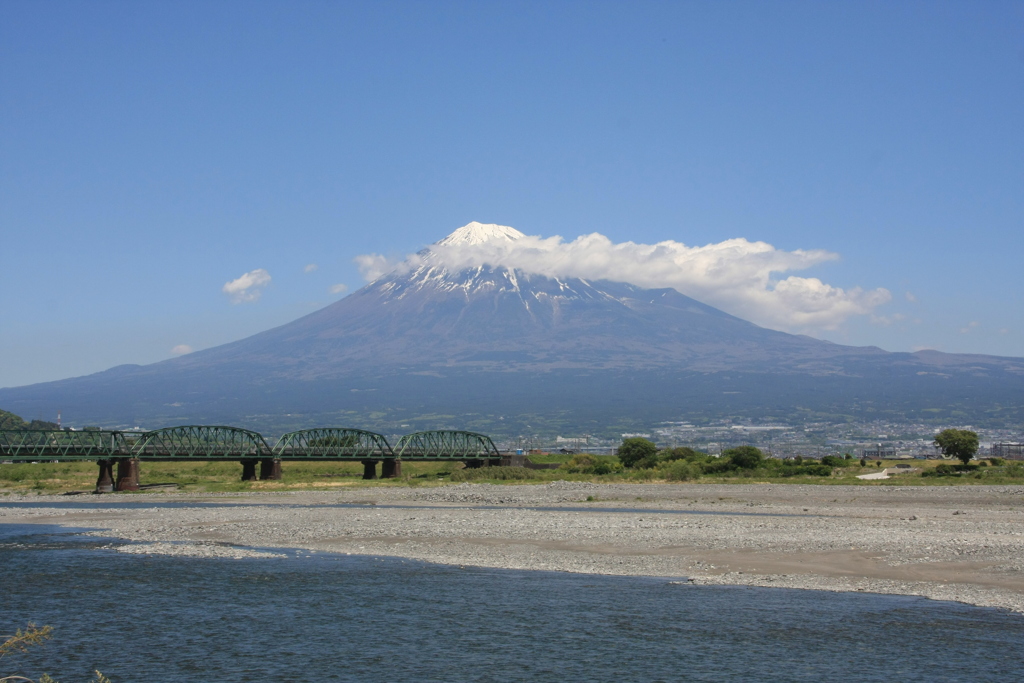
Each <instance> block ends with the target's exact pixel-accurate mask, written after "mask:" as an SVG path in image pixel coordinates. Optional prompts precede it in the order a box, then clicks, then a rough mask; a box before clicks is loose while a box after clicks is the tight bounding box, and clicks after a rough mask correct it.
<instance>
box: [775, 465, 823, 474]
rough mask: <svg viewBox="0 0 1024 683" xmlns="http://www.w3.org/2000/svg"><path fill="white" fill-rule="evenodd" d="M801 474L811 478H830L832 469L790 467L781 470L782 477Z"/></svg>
mask: <svg viewBox="0 0 1024 683" xmlns="http://www.w3.org/2000/svg"><path fill="white" fill-rule="evenodd" d="M801 474H805V475H809V476H812V477H830V476H832V468H831V467H829V466H828V465H791V466H789V467H785V468H783V470H782V476H784V477H796V476H799V475H801Z"/></svg>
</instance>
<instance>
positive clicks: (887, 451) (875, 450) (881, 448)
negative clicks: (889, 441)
mask: <svg viewBox="0 0 1024 683" xmlns="http://www.w3.org/2000/svg"><path fill="white" fill-rule="evenodd" d="M861 457H864V458H877V459H879V460H884V459H885V458H889V459H890V460H891V459H892V458H895V457H896V447H895V446H885V445H882V444H875V445H874V446H872V447H870V448H865V449H864V455H863V456H861Z"/></svg>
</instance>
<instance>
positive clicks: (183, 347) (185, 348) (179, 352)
mask: <svg viewBox="0 0 1024 683" xmlns="http://www.w3.org/2000/svg"><path fill="white" fill-rule="evenodd" d="M171 353H172V354H173V355H175V356H184V355H185V354H186V353H192V347H191V346H189V345H188V344H178V345H177V346H175V347H174V348H173V349H171Z"/></svg>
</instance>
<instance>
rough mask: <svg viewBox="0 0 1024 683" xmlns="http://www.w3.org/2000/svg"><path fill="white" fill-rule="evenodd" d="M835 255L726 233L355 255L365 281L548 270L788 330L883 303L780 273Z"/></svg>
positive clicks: (595, 237)
mask: <svg viewBox="0 0 1024 683" xmlns="http://www.w3.org/2000/svg"><path fill="white" fill-rule="evenodd" d="M837 258H839V256H838V254H835V253H832V252H828V251H824V250H820V249H813V250H803V249H797V250H795V251H784V250H781V249H776V248H775V247H774V246H772V245H771V244H768V243H766V242H750V241H748V240H746V239H742V238H739V239H730V240H726V241H724V242H719V243H717V244H708V245H705V246H702V247H691V246H687V245H686V244H683V243H681V242H675V241H671V240H669V241H665V242H659V243H657V244H636V243H634V242H622V243H618V244H616V243H614V242H612V241H611V240H610V239H608V238H607V237H605V236H604V235H601V234H599V233H592V234H590V235H582V236H580V237H577V238H576V239H575V240H572V241H570V242H566V241H564V240H563V239H562V238H561V237H558V236H556V237H548V238H541V237H530V236H524V237H521V238H519V239H497V240H492V241H487V242H484V243H477V244H448V245H439V244H435V245H432V246H431V247H430V249H429V252H421V253H419V254H413V255H410V256H409V257H407V258H406V259H405V260H404V261H402V262H400V263H398V264H396V263H394V262H389V261H388V259H386V258H385V257H383V256H381V255H379V254H367V255H364V256H359V257H357V258H356V259H355V261H356V264H357V265H358V266H359V268H360V271H361V272H362V274H363V276H364V277H365V278H366V279H367V280H370V281H372V280H375V279H377V278H378V277H380V276H381V275H383V274H385V273H386V272H389V271H390V270H392V269H395V268H398V269H400V270H411V269H415V268H417V267H419V266H420V265H437V264H438V263H440V264H441V265H443V266H444V267H446V268H448V269H449V270H453V271H457V270H461V269H464V268H470V267H476V266H479V265H491V266H504V267H509V268H518V269H520V270H523V271H526V272H530V273H537V274H540V275H547V276H549V277H580V278H584V279H588V280H600V279H606V280H615V281H619V282H629V283H632V284H634V285H637V286H640V287H647V288H659V287H672V288H674V289H676V290H678V291H679V292H681V293H683V294H685V295H687V296H690V297H693V298H694V299H697V300H698V301H702V302H704V303H707V304H710V305H712V306H716V307H718V308H721V309H723V310H725V311H727V312H729V313H732V314H734V315H737V316H739V317H741V318H745V319H747V320H751V321H753V322H756V323H758V324H761V325H765V326H768V327H773V328H777V329H786V330H790V331H813V330H822V329H834V328H836V327H837V326H839V325H840V324H841V323H842V322H843V321H845V320H846V319H847V318H849V317H851V316H854V315H869V314H871V313H872V312H873V311H874V309H875V308H877V307H878V306H880V305H882V304H884V303H887V302H888V301H889V300H890V299H891V298H892V295H891V294H890V293H889V291H888V290H886V289H881V288H879V289H872V290H863V289H861V288H860V287H855V288H852V289H843V288H840V287H834V286H832V285H829V284H826V283H824V282H822V281H821V280H819V279H818V278H808V277H799V276H796V275H788V276H786V277H781V276H782V275H784V274H786V273H789V272H791V271H799V270H804V269H807V268H810V267H812V266H816V265H819V264H821V263H825V262H828V261H832V260H835V259H837Z"/></svg>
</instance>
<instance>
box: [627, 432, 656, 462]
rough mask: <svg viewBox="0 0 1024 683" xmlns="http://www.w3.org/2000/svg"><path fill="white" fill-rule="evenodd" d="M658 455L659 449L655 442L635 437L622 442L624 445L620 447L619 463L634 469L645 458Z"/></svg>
mask: <svg viewBox="0 0 1024 683" xmlns="http://www.w3.org/2000/svg"><path fill="white" fill-rule="evenodd" d="M657 453H658V447H657V446H655V445H654V442H653V441H649V440H648V439H644V438H643V437H639V436H634V437H632V438H629V439H623V440H622V445H621V446H619V462H621V463H622V464H623V465H624V466H626V467H633V466H634V465H636V464H637V463H638V462H640V461H641V460H643V459H644V458H646V457H649V456H654V455H656V454H657Z"/></svg>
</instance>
